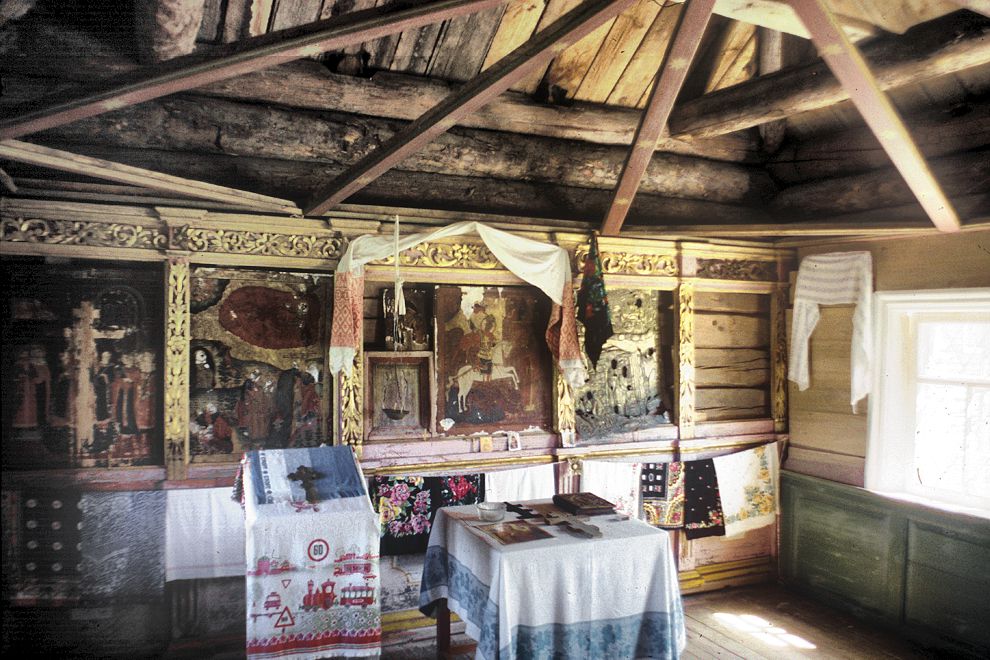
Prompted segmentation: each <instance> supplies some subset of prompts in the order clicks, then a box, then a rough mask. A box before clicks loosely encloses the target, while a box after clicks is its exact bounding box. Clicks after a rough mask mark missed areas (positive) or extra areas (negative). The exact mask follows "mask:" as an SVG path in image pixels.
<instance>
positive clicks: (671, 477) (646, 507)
mask: <svg viewBox="0 0 990 660" xmlns="http://www.w3.org/2000/svg"><path fill="white" fill-rule="evenodd" d="M640 480H641V482H642V492H643V516H642V517H643V520H645V521H646V522H648V523H650V524H651V525H654V526H656V527H662V528H664V529H678V528H681V527H683V526H684V463H681V462H674V463H646V464H644V465H643V472H642V475H641V477H640Z"/></svg>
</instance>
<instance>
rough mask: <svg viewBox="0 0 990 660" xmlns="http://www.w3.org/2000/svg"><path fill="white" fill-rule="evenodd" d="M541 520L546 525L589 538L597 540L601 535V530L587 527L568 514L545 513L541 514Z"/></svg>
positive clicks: (592, 526)
mask: <svg viewBox="0 0 990 660" xmlns="http://www.w3.org/2000/svg"><path fill="white" fill-rule="evenodd" d="M543 519H544V520H546V521H547V524H548V525H561V526H563V527H566V528H568V529H570V530H571V531H573V532H577V533H579V534H584V535H585V536H587V537H589V538H599V537H601V535H602V530H600V529H598V528H597V527H595V526H594V525H589V524H588V523H586V522H584V521H582V520H580V519H579V518H577V516H572V515H571V514H569V513H563V512H561V513H552V512H547V513H544V514H543Z"/></svg>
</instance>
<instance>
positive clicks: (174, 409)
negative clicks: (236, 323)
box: [165, 258, 189, 479]
mask: <svg viewBox="0 0 990 660" xmlns="http://www.w3.org/2000/svg"><path fill="white" fill-rule="evenodd" d="M165 299H166V301H167V305H166V311H165V314H166V318H165V462H166V470H167V473H168V478H169V479H182V478H184V477H185V471H186V465H187V464H188V462H189V403H188V395H189V260H188V259H184V258H171V259H169V260H168V262H167V267H166V292H165Z"/></svg>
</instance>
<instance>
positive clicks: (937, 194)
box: [791, 0, 959, 232]
mask: <svg viewBox="0 0 990 660" xmlns="http://www.w3.org/2000/svg"><path fill="white" fill-rule="evenodd" d="M791 6H792V7H794V11H795V12H797V14H798V16H799V17H800V18H801V21H802V22H803V23H804V25H805V26H806V27H807V28H808V31H809V32H810V33H811V40H812V41H813V42H814V44H815V47H816V48H817V49H818V52H819V54H820V55H821V57H822V59H824V60H825V62H826V63H827V64H828V66H829V68H830V69H831V70H832V73H834V74H835V77H836V78H838V80H839V82H840V83H841V84H842V86H843V87H844V88H845V89H846V91H847V92H848V93H849V97H850V99H851V100H852V102H853V104H855V106H856V108H857V109H858V110H859V112H860V114H861V115H863V119H864V120H865V121H866V124H867V125H868V126H869V127H870V129H871V130H872V131H873V134H874V135H875V136H876V138H877V140H878V141H879V142H880V144H881V146H883V149H884V151H886V152H887V155H889V156H890V159H891V160H892V161H893V162H894V166H895V167H896V168H897V169H898V171H899V172H900V173H901V176H903V177H904V180H905V182H907V185H908V187H909V188H911V191H912V192H913V193H914V195H915V197H917V198H918V202H919V203H920V204H921V206H922V208H924V209H925V212H926V213H928V217H930V218H931V220H932V223H933V224H934V225H935V226H936V227H938V228H939V229H940V230H942V231H946V232H952V231H958V230H959V216H958V215H956V212H955V210H954V209H953V207H952V203H951V202H950V201H949V198H948V197H947V196H946V194H945V193H944V192H943V191H942V188H941V186H940V185H939V183H938V180H936V178H935V175H934V174H933V173H932V171H931V169H930V168H929V167H928V163H927V162H926V161H925V157H924V156H922V155H921V151H920V150H919V149H918V147H917V145H916V144H915V143H914V140H913V139H912V138H911V134H910V133H909V132H908V130H907V127H906V126H905V125H904V122H903V121H902V120H901V117H900V115H899V114H898V113H897V110H896V109H895V108H894V105H893V104H892V103H891V102H890V99H888V98H887V95H886V94H884V92H883V90H882V89H881V88H880V86H879V85H878V84H877V81H876V79H875V78H874V77H873V74H872V73H871V72H870V69H869V66H868V65H867V64H866V60H865V59H863V56H862V55H861V54H860V52H859V50H857V49H856V47H855V46H854V45H853V44H852V42H850V41H849V39H848V38H847V37H846V35H845V33H844V32H843V31H842V26H840V25H839V22H838V21H837V20H836V18H835V16H834V15H833V14H832V12H831V11H830V10H829V9H828V7H826V6H825V4H824V2H822V0H791Z"/></svg>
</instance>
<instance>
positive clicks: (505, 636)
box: [420, 506, 686, 660]
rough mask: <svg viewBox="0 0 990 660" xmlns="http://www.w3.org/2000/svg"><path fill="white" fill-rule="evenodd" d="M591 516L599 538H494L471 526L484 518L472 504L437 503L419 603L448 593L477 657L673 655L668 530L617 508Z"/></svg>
mask: <svg viewBox="0 0 990 660" xmlns="http://www.w3.org/2000/svg"><path fill="white" fill-rule="evenodd" d="M515 518H516V516H515V514H511V513H510V514H508V515H507V516H506V518H505V520H506V521H511V520H514V519H515ZM592 522H593V523H594V524H595V525H597V526H598V527H599V528H600V529H601V530H602V534H603V536H602V538H597V539H589V538H585V537H580V536H577V535H574V534H572V533H570V532H568V531H566V530H563V529H560V528H557V527H544V528H543V529H545V530H547V531H548V532H550V533H551V534H553V535H554V538H551V539H542V540H538V541H527V542H524V543H516V544H511V545H501V544H500V543H499V542H498V541H496V540H494V539H492V538H490V537H488V536H487V535H486V534H483V533H481V532H478V531H475V530H472V529H470V527H472V526H477V525H483V524H487V523H482V522H481V521H479V520H478V519H477V515H476V512H475V507H474V506H464V507H450V508H445V509H441V510H440V511H439V512H438V513H437V517H436V521H435V522H434V525H433V529H432V531H431V532H430V544H429V548H428V549H427V552H426V563H425V565H424V567H423V580H422V585H421V589H420V610H421V611H423V613H424V614H427V615H428V616H432V615H433V614H434V613H435V609H436V601H437V600H438V599H440V598H446V599H447V602H448V607H449V608H450V610H451V611H453V612H455V613H457V615H458V616H460V617H461V619H463V620H464V622H465V623H466V626H467V633H468V635H470V636H471V637H472V638H474V639H476V640H478V650H477V655H476V657H477V658H482V659H484V660H494V659H495V658H501V659H509V660H511V659H514V658H519V659H520V660H529V659H530V658H548V657H555V658H556V657H563V658H588V659H592V658H594V659H599V658H609V659H610V660H612V659H618V658H642V657H646V658H676V657H678V656H679V655H680V652H681V651H682V650H683V649H684V645H685V643H686V637H685V631H684V615H683V610H682V607H681V597H680V590H679V587H678V582H677V569H676V566H675V564H674V559H673V553H672V551H671V542H670V538H669V536H668V534H667V532H665V531H663V530H659V529H656V528H654V527H650V526H649V525H647V524H645V523H643V522H641V521H638V520H631V519H630V520H624V521H620V520H619V519H618V518H617V517H616V516H614V515H607V516H596V517H594V518H592Z"/></svg>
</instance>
